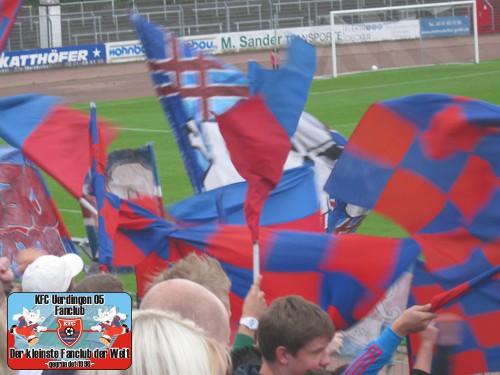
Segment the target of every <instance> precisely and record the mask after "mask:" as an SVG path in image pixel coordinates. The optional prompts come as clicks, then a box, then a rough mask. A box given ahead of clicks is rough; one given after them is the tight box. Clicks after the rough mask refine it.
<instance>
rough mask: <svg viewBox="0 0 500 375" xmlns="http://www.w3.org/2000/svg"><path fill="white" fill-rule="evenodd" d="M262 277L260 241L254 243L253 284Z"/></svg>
mask: <svg viewBox="0 0 500 375" xmlns="http://www.w3.org/2000/svg"><path fill="white" fill-rule="evenodd" d="M259 276H260V250H259V241H255V242H254V243H253V282H254V283H255V282H256V281H257V279H258V278H259Z"/></svg>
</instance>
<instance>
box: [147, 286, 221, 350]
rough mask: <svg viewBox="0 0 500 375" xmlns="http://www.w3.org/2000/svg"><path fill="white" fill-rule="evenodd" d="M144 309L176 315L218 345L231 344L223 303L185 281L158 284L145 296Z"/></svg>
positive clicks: (206, 291)
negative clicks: (158, 310)
mask: <svg viewBox="0 0 500 375" xmlns="http://www.w3.org/2000/svg"><path fill="white" fill-rule="evenodd" d="M142 309H160V310H163V311H173V312H176V313H178V314H179V315H180V316H182V317H183V318H186V319H190V320H192V321H193V322H195V323H196V324H197V325H198V326H199V327H201V328H203V329H204V330H205V331H206V332H207V334H208V335H209V336H211V337H213V338H215V339H216V340H217V341H219V342H221V343H223V344H228V343H229V335H230V328H229V314H228V312H227V310H226V308H225V307H224V305H223V304H222V302H221V301H220V300H219V299H218V298H217V297H216V296H215V295H214V294H213V293H212V292H210V291H209V290H208V289H207V288H205V287H203V286H201V285H199V284H197V283H195V282H193V281H190V280H184V279H172V280H166V281H161V282H159V283H158V284H155V285H154V286H153V287H152V288H151V289H149V291H148V292H147V293H146V295H145V296H144V298H143V300H142V302H141V310H142Z"/></svg>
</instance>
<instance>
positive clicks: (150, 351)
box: [79, 309, 230, 375]
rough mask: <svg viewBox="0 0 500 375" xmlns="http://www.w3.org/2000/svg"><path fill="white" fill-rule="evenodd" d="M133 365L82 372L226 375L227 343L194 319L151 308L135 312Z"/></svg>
mask: <svg viewBox="0 0 500 375" xmlns="http://www.w3.org/2000/svg"><path fill="white" fill-rule="evenodd" d="M132 321H133V326H132V348H133V350H132V366H131V367H130V368H129V369H128V370H121V371H120V370H115V371H108V372H102V371H98V370H90V371H88V370H86V371H82V372H79V374H81V375H94V374H95V375H97V374H99V375H103V374H106V375H180V374H186V375H187V374H196V375H225V374H226V373H227V370H228V369H229V367H230V357H229V350H228V348H227V347H226V346H224V345H222V344H220V343H218V342H217V341H215V340H214V339H212V338H210V337H208V336H206V335H205V333H204V331H203V330H202V329H201V328H198V327H197V326H196V325H195V324H194V323H193V322H192V321H191V320H187V319H182V318H181V317H180V316H179V315H177V314H175V313H172V312H167V311H161V310H155V309H149V310H140V311H137V310H135V311H133V313H132Z"/></svg>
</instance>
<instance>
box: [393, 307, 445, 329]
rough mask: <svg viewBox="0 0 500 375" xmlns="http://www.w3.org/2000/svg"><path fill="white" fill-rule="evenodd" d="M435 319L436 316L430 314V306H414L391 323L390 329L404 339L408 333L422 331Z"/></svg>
mask: <svg viewBox="0 0 500 375" xmlns="http://www.w3.org/2000/svg"><path fill="white" fill-rule="evenodd" d="M436 318H437V314H436V313H432V312H431V304H427V305H425V306H418V305H415V306H412V307H410V308H409V309H406V310H405V311H403V314H401V316H400V317H399V318H397V319H396V320H395V321H394V323H392V325H391V328H392V330H393V331H394V332H395V333H396V334H397V335H399V336H401V337H405V336H407V335H409V334H410V333H416V332H420V331H423V330H424V329H426V328H427V326H428V325H429V324H430V322H432V320H434V319H436Z"/></svg>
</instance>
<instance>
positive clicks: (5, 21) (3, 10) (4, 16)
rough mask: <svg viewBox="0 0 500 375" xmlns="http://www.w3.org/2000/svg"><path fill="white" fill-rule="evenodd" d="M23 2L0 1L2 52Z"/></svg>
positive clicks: (0, 50) (15, 0) (0, 44)
mask: <svg viewBox="0 0 500 375" xmlns="http://www.w3.org/2000/svg"><path fill="white" fill-rule="evenodd" d="M22 3H23V1H22V0H4V1H0V52H2V51H3V47H4V45H5V42H7V39H8V38H9V33H10V29H11V28H12V25H14V21H15V20H16V16H17V12H19V8H21V5H22Z"/></svg>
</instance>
